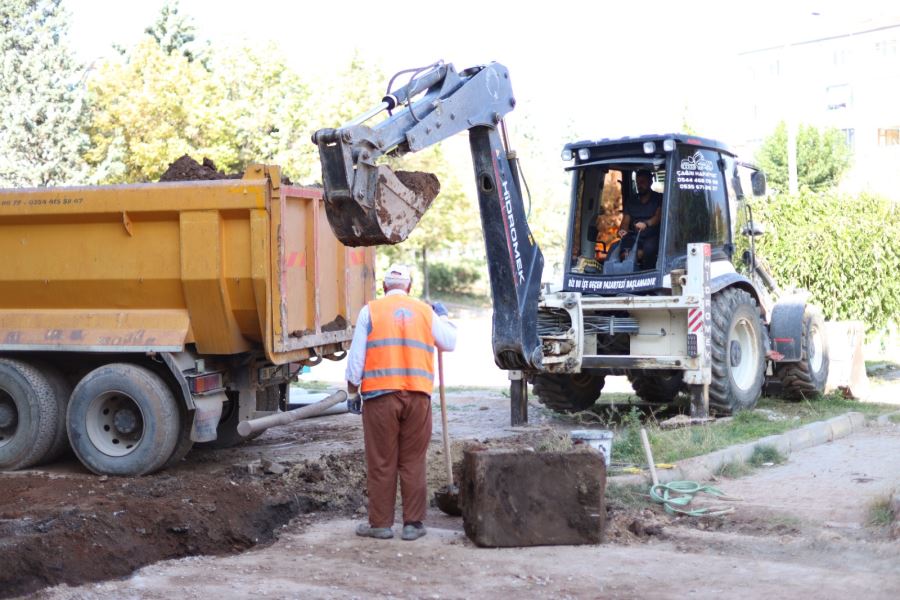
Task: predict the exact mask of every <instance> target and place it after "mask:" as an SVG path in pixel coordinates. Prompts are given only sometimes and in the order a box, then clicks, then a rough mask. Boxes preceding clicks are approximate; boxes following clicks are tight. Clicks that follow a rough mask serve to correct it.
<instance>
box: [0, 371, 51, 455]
mask: <svg viewBox="0 0 900 600" xmlns="http://www.w3.org/2000/svg"><path fill="white" fill-rule="evenodd" d="M58 422H59V415H58V405H57V402H56V395H55V394H54V392H53V388H52V386H51V385H50V383H49V382H48V381H47V379H46V377H44V376H43V375H42V374H41V372H40V371H38V370H37V369H35V368H34V367H32V366H31V365H29V364H26V363H24V362H21V361H18V360H9V359H0V469H4V470H13V469H25V468H28V467H31V466H34V465H36V464H38V463H39V462H41V461H42V460H43V459H44V458H45V457H46V456H47V453H48V452H49V451H50V449H51V448H52V447H53V445H54V442H55V440H56V434H57V425H58Z"/></svg>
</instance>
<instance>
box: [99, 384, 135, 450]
mask: <svg viewBox="0 0 900 600" xmlns="http://www.w3.org/2000/svg"><path fill="white" fill-rule="evenodd" d="M87 434H88V438H89V439H90V440H91V443H92V444H94V446H95V447H96V448H97V449H98V450H100V451H101V452H103V453H104V454H106V455H107V456H126V455H128V454H131V453H132V452H134V450H135V448H137V446H138V445H139V444H140V443H141V439H143V437H144V415H143V413H142V412H141V408H140V406H139V405H138V403H137V402H135V401H134V399H133V398H132V397H131V396H129V395H128V394H125V393H123V392H118V391H111V392H106V393H105V394H100V395H99V396H97V397H96V398H94V399H93V400H92V401H91V404H90V406H89V407H88V411H87Z"/></svg>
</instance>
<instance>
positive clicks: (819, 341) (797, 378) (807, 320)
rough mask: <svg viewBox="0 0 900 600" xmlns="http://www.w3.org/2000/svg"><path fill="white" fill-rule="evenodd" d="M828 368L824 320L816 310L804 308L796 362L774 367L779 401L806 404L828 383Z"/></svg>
mask: <svg viewBox="0 0 900 600" xmlns="http://www.w3.org/2000/svg"><path fill="white" fill-rule="evenodd" d="M828 366H829V360H828V339H827V337H826V336H825V319H824V318H823V317H822V313H821V312H820V311H819V309H818V308H816V307H815V306H811V305H809V304H807V305H806V309H805V310H804V311H803V333H802V334H801V337H800V360H799V361H798V362H792V363H782V364H779V365H776V367H775V379H776V380H777V381H778V382H780V383H781V397H782V398H785V399H787V400H808V399H810V398H815V397H816V396H818V395H820V394H822V393H823V392H824V391H825V381H826V380H827V379H828Z"/></svg>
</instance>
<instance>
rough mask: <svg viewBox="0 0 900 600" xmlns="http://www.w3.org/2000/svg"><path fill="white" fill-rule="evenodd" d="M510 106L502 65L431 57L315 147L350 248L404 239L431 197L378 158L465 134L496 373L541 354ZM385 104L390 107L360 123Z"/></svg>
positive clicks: (321, 135) (535, 259) (537, 260)
mask: <svg viewBox="0 0 900 600" xmlns="http://www.w3.org/2000/svg"><path fill="white" fill-rule="evenodd" d="M514 106H515V98H514V97H513V93H512V87H511V86H510V81H509V71H508V70H507V69H506V68H505V67H504V66H502V65H500V64H497V63H491V64H489V65H486V66H480V67H474V68H471V69H467V70H465V71H462V72H460V73H457V72H456V71H455V70H454V68H453V65H450V64H443V63H438V64H435V65H433V66H432V67H431V68H429V69H427V70H425V71H423V72H419V73H416V74H415V75H414V78H413V79H412V80H411V81H410V82H409V83H408V84H407V85H405V86H403V87H401V88H399V89H398V90H396V91H393V92H389V93H388V95H386V96H385V97H384V99H383V100H382V102H381V104H379V105H378V106H376V107H375V108H373V109H372V110H370V111H368V112H366V113H364V114H363V115H361V116H360V117H358V118H357V119H354V120H353V121H351V122H350V123H348V124H347V125H345V126H343V127H341V128H339V129H321V130H319V131H317V132H316V133H315V134H314V135H313V143H315V144H316V145H317V146H318V147H319V158H320V160H321V162H322V177H323V183H324V186H325V209H326V212H327V215H328V221H329V223H330V224H331V227H332V229H333V230H334V232H335V235H337V237H338V239H339V240H340V241H341V242H342V243H344V244H345V245H348V246H372V245H378V244H395V243H399V242H402V241H403V240H404V239H406V237H407V236H408V235H409V233H410V232H411V231H412V230H413V228H414V227H415V225H416V224H417V223H418V222H419V220H420V219H421V217H422V215H423V214H424V213H425V211H426V210H427V209H428V207H429V206H430V205H431V202H432V200H433V199H434V197H433V195H432V196H431V197H429V195H423V193H422V190H423V188H429V187H431V188H432V189H434V186H422V185H417V183H421V182H416V181H414V180H413V179H412V178H411V177H410V176H408V175H404V174H402V173H401V174H400V176H401V177H398V176H397V175H396V174H394V173H393V172H392V171H391V169H390V168H388V167H387V166H385V165H383V164H378V162H377V161H378V159H379V158H380V157H382V156H384V155H386V154H391V155H395V154H396V155H399V154H404V153H406V152H416V151H418V150H422V149H424V148H427V147H428V146H431V145H433V144H436V143H438V142H440V141H442V140H444V139H446V138H448V137H450V136H452V135H454V134H456V133H459V132H462V131H464V130H468V131H469V144H470V147H471V151H472V163H473V166H474V169H475V181H476V189H477V192H478V204H479V209H480V213H481V225H482V229H483V231H484V242H485V249H486V253H487V262H488V271H489V274H490V281H491V296H492V298H493V304H494V323H493V345H494V357H495V361H496V363H497V365H498V366H499V367H500V368H502V369H510V370H536V369H539V368H540V365H541V359H542V353H541V342H540V339H539V338H538V335H537V305H538V296H539V295H540V285H541V274H542V272H543V266H544V258H543V255H542V254H541V251H540V248H538V245H537V243H535V241H534V238H533V236H532V235H531V231H530V229H529V227H528V223H527V221H526V216H525V209H524V203H523V201H522V192H521V185H520V180H519V174H518V168H517V164H516V160H515V154H514V153H513V152H511V151H510V150H509V149H508V148H507V147H506V146H505V144H504V142H503V140H502V139H501V136H500V132H499V131H498V128H499V127H500V126H501V124H502V121H503V116H504V115H505V114H506V113H508V112H509V111H511V110H512V109H513V107H514ZM385 110H387V111H388V112H391V111H393V113H392V114H391V116H389V117H388V118H387V119H384V120H383V121H381V122H379V123H377V124H375V125H372V126H367V125H366V124H365V122H366V121H368V120H369V119H371V118H373V117H374V116H376V115H378V114H379V113H381V112H382V111H385ZM410 183H411V184H412V186H411V187H412V189H410V186H408V185H407V184H410Z"/></svg>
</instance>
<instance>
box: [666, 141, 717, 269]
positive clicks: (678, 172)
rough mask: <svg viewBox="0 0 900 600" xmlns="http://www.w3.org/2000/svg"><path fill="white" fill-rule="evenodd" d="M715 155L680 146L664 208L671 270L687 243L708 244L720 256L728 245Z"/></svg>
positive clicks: (708, 151)
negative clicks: (666, 205) (665, 208)
mask: <svg viewBox="0 0 900 600" xmlns="http://www.w3.org/2000/svg"><path fill="white" fill-rule="evenodd" d="M720 164H721V163H720V162H719V155H718V153H717V152H713V151H711V150H705V149H699V148H696V147H692V146H680V147H679V149H678V154H677V155H676V156H675V164H674V171H675V172H674V173H673V175H674V177H672V178H671V186H672V189H671V190H670V191H669V195H668V202H669V206H668V207H667V216H668V222H667V235H666V257H667V260H668V262H669V266H671V264H672V261H673V259H675V260H678V259H679V258H682V259H683V257H684V256H685V255H686V253H687V245H688V244H690V243H698V242H708V243H709V244H711V245H712V249H713V252H714V253H716V252H717V251H718V253H719V254H722V253H723V251H724V250H725V248H726V245H727V244H728V243H729V241H730V232H729V231H728V198H727V195H726V186H725V184H724V180H723V177H722V168H721V166H720Z"/></svg>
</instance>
